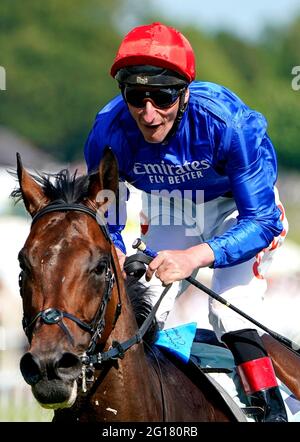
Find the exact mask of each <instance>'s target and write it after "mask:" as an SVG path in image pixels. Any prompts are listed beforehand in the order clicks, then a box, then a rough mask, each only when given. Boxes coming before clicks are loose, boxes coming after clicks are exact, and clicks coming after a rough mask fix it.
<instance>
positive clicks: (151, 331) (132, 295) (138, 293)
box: [125, 277, 158, 350]
mask: <svg viewBox="0 0 300 442" xmlns="http://www.w3.org/2000/svg"><path fill="white" fill-rule="evenodd" d="M125 285H126V290H127V294H128V296H129V299H130V302H131V305H132V308H133V311H134V314H135V318H136V321H137V324H138V326H139V327H140V326H141V325H142V324H143V322H144V321H145V319H146V318H147V316H148V315H149V313H150V312H151V309H152V303H151V293H150V289H149V288H148V287H145V286H144V285H143V284H142V283H141V282H139V281H136V279H131V278H130V277H127V279H126V281H125ZM157 332H158V323H157V320H156V318H155V317H154V318H153V320H152V322H151V324H150V326H149V328H148V330H147V331H146V333H145V335H144V337H143V340H144V341H145V342H146V343H147V344H149V345H152V344H153V343H154V342H155V341H156V339H157ZM146 350H147V348H146Z"/></svg>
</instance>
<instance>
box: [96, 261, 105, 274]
mask: <svg viewBox="0 0 300 442" xmlns="http://www.w3.org/2000/svg"><path fill="white" fill-rule="evenodd" d="M106 269H107V262H106V261H100V262H99V263H98V265H97V267H96V268H95V269H94V271H93V273H94V274H95V275H97V276H100V275H103V273H104V272H105V271H106Z"/></svg>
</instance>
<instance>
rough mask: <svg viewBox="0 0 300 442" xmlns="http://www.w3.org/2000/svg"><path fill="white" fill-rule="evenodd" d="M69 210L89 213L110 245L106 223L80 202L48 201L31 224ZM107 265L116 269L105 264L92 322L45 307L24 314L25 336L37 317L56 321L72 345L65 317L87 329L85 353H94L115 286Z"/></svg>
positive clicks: (113, 277)
mask: <svg viewBox="0 0 300 442" xmlns="http://www.w3.org/2000/svg"><path fill="white" fill-rule="evenodd" d="M67 211H68V212H69V211H76V212H83V213H86V214H87V215H89V216H91V217H92V218H93V219H94V220H95V221H96V222H97V224H98V225H99V227H100V229H101V231H102V233H103V235H104V237H105V239H106V240H107V241H108V242H109V243H110V244H111V239H110V236H109V233H108V230H107V227H106V225H105V222H104V220H103V218H102V217H101V216H100V215H99V214H98V213H96V212H94V211H93V210H92V209H90V208H89V207H86V206H84V205H83V204H75V203H74V204H66V203H64V202H62V203H58V202H55V203H51V204H48V205H47V206H46V207H44V208H43V209H41V210H40V211H38V212H37V213H36V214H35V216H34V217H33V219H32V224H31V226H32V225H33V224H34V223H35V222H36V221H37V220H38V219H40V218H41V217H42V216H44V215H46V214H47V213H52V212H67ZM110 265H112V266H113V269H114V273H115V272H116V269H115V266H114V262H113V260H111V261H110V262H108V263H107V266H106V273H105V290H104V295H103V297H102V300H101V303H100V305H99V308H98V310H97V313H96V315H95V317H94V319H93V321H92V322H91V324H87V323H86V322H83V321H81V319H79V318H77V317H76V316H74V315H72V314H71V313H68V312H64V311H62V310H59V309H57V308H55V307H50V308H47V309H45V310H42V311H40V312H39V313H38V314H37V315H36V316H35V317H34V318H33V319H31V320H28V319H27V318H25V317H23V328H24V331H25V334H26V336H27V337H28V339H29V341H30V340H31V338H32V332H33V328H34V325H35V323H36V322H37V320H38V319H39V318H40V320H41V321H42V322H43V323H44V324H57V325H58V326H59V327H60V328H61V329H62V330H63V331H64V332H65V333H66V335H67V336H68V339H69V341H70V342H71V344H72V345H74V339H73V337H72V335H71V333H70V331H69V329H68V327H67V326H66V324H65V323H64V322H63V319H64V318H68V319H70V320H72V321H73V322H75V323H76V324H77V325H79V327H81V328H82V329H84V330H86V331H87V332H89V333H90V334H91V336H92V337H91V340H90V343H89V345H88V348H87V350H86V352H85V355H87V356H88V357H89V356H90V355H92V354H94V351H95V348H96V344H97V341H98V340H99V339H100V338H101V335H102V333H103V330H104V327H105V313H106V309H107V305H108V303H109V301H110V298H111V294H112V288H113V286H114V282H115V276H114V273H112V271H111V268H110ZM118 296H119V302H118V304H117V308H116V313H115V318H114V321H113V326H114V325H115V323H116V322H117V319H118V317H119V315H120V313H121V299H120V291H119V290H118Z"/></svg>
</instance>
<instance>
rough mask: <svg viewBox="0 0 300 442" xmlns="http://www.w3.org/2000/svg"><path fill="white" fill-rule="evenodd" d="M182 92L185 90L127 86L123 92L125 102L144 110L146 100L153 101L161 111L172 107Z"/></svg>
mask: <svg viewBox="0 0 300 442" xmlns="http://www.w3.org/2000/svg"><path fill="white" fill-rule="evenodd" d="M182 91H183V89H175V88H159V89H158V88H157V89H154V88H153V89H144V88H139V87H133V86H125V88H124V89H123V90H122V92H123V96H124V98H125V100H126V101H127V103H129V104H131V106H134V107H138V108H143V107H144V106H145V100H151V101H152V102H153V104H154V106H155V107H158V108H160V109H164V108H167V107H171V106H172V105H173V104H174V103H175V102H176V101H177V100H178V97H179V96H180V94H181V92H182Z"/></svg>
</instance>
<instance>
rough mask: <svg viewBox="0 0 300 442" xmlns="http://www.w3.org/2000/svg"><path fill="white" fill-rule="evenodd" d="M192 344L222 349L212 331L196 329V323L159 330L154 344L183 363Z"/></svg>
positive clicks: (187, 358) (187, 357)
mask: <svg viewBox="0 0 300 442" xmlns="http://www.w3.org/2000/svg"><path fill="white" fill-rule="evenodd" d="M193 342H196V343H205V344H210V345H213V346H217V347H224V345H223V344H222V343H221V342H220V341H218V339H217V337H216V334H215V333H214V332H213V331H211V330H206V329H203V328H198V329H197V323H196V322H190V323H188V324H183V325H180V326H178V327H173V328H168V329H164V330H161V331H160V332H159V333H158V338H157V340H156V342H155V344H156V345H157V346H159V347H163V348H165V349H167V350H168V351H170V352H171V353H174V354H175V355H177V356H178V357H179V358H180V359H182V360H183V361H184V362H188V361H189V359H190V355H191V349H192V345H193ZM227 351H228V350H227Z"/></svg>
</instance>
